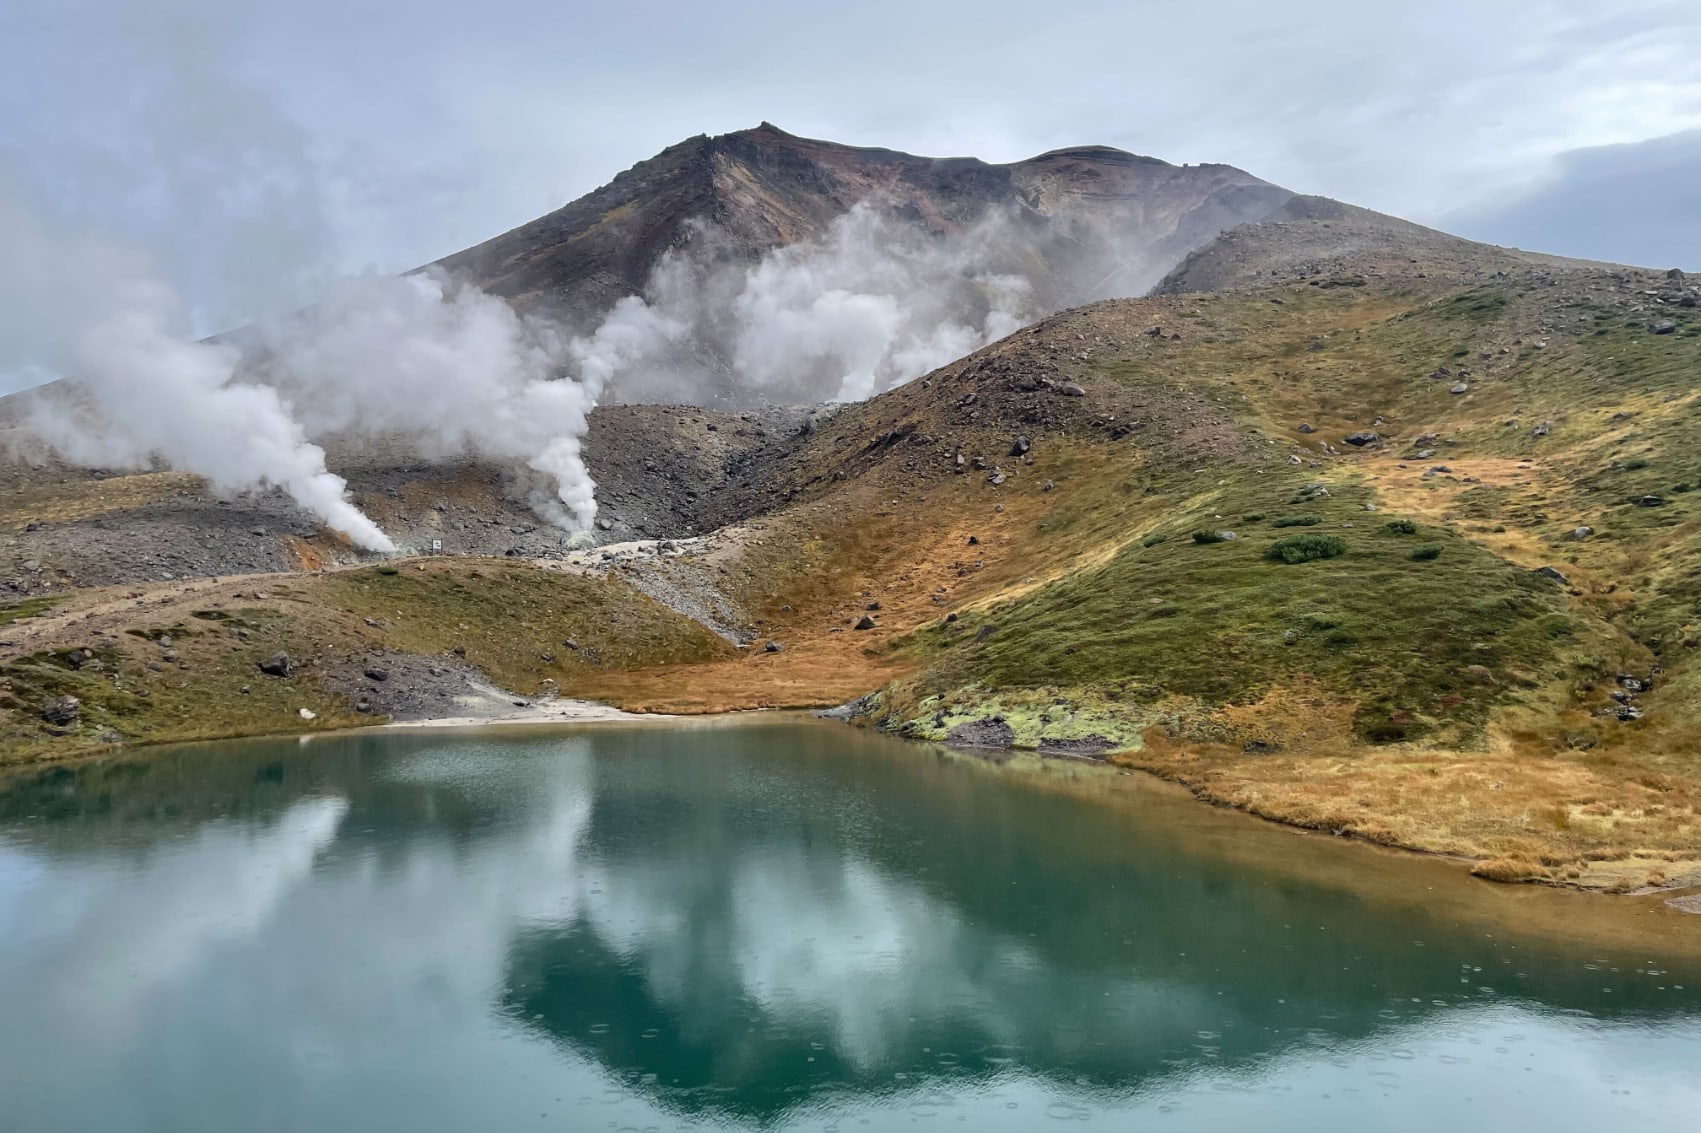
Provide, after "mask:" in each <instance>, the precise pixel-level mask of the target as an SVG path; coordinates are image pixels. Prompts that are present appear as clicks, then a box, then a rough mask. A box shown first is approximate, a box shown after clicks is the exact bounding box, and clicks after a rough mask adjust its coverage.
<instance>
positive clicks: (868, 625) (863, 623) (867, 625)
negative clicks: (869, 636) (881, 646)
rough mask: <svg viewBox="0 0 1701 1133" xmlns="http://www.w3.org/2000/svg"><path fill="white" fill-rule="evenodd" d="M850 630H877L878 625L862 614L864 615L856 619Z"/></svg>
mask: <svg viewBox="0 0 1701 1133" xmlns="http://www.w3.org/2000/svg"><path fill="white" fill-rule="evenodd" d="M851 628H852V629H879V628H880V623H879V622H877V621H875V620H874V619H873V618H871V617H869V616H868V615H867V614H864V615H862V617H860V618H858V619H856V625H854V626H852V627H851Z"/></svg>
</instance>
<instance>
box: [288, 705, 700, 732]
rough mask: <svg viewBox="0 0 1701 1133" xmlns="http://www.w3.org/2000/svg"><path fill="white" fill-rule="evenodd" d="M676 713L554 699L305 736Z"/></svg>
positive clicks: (616, 720) (596, 721) (617, 719)
mask: <svg viewBox="0 0 1701 1133" xmlns="http://www.w3.org/2000/svg"><path fill="white" fill-rule="evenodd" d="M681 719H685V717H682V716H676V715H672V714H669V713H663V712H627V711H626V710H625V709H622V708H615V707H614V706H613V705H609V704H602V703H600V702H598V701H595V700H570V699H552V700H544V701H536V702H533V703H529V704H526V705H524V706H520V705H515V706H514V707H513V708H512V710H510V711H505V712H494V711H493V712H485V713H478V714H471V715H464V716H435V717H427V718H425V719H420V720H392V721H390V722H389V723H387V724H374V725H372V726H370V727H366V728H346V729H339V730H338V731H337V732H303V733H301V734H302V735H304V736H325V735H338V734H345V735H346V734H350V733H356V732H401V731H417V730H425V729H436V728H481V727H488V726H493V725H494V726H502V725H509V724H514V725H522V726H527V727H530V726H534V725H538V724H613V723H632V722H634V721H641V720H681Z"/></svg>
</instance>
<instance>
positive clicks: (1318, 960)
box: [0, 722, 1701, 1133]
mask: <svg viewBox="0 0 1701 1133" xmlns="http://www.w3.org/2000/svg"><path fill="white" fill-rule="evenodd" d="M1520 924H1523V925H1530V926H1535V929H1537V930H1539V931H1531V932H1530V934H1529V935H1520V929H1519V927H1518V926H1519V925H1520ZM1698 1068H1701V918H1687V919H1686V918H1682V917H1679V916H1677V915H1676V914H1668V913H1666V912H1664V911H1663V910H1661V909H1659V908H1658V907H1657V906H1650V905H1646V904H1632V903H1629V902H1619V903H1615V902H1612V901H1608V900H1606V899H1603V898H1583V897H1576V896H1570V895H1562V894H1547V893H1536V892H1532V891H1528V890H1525V891H1522V892H1515V891H1513V890H1509V889H1505V888H1496V887H1489V886H1486V885H1484V884H1483V883H1478V882H1473V881H1469V880H1467V879H1463V878H1461V877H1460V876H1459V874H1458V871H1457V870H1456V869H1453V868H1451V867H1443V866H1440V865H1436V864H1434V863H1425V862H1414V861H1412V860H1410V859H1405V858H1394V857H1393V856H1391V855H1382V854H1379V853H1377V852H1375V851H1372V850H1369V849H1366V848H1363V847H1349V846H1342V845H1340V844H1338V843H1333V842H1331V840H1328V839H1320V838H1316V837H1300V836H1298V835H1295V834H1293V833H1291V832H1287V831H1279V830H1276V829H1275V828H1270V827H1264V826H1261V825H1259V824H1256V823H1253V822H1251V821H1250V820H1247V819H1243V818H1241V817H1240V816H1234V815H1223V814H1219V813H1217V812H1213V811H1211V810H1209V808H1205V807H1201V806H1199V805H1198V804H1196V803H1192V802H1190V801H1177V800H1175V799H1172V798H1171V797H1169V795H1168V794H1166V793H1163V792H1158V791H1154V790H1152V789H1151V788H1142V787H1140V786H1138V785H1137V781H1136V780H1131V779H1127V778H1122V777H1118V776H1116V775H1115V774H1114V773H1110V772H1105V771H1103V770H1101V769H1097V768H1090V769H1089V768H1079V769H1077V768H1073V767H1065V768H1054V769H1053V770H1052V771H1050V772H1048V773H1044V774H1041V773H1038V772H1033V771H1027V772H1024V771H1021V770H1019V769H997V768H992V767H989V766H987V765H985V764H982V763H980V762H978V761H974V760H967V759H963V758H961V757H955V756H947V755H945V754H943V753H940V752H937V751H935V750H934V749H930V748H926V747H921V746H912V745H904V744H899V743H896V742H892V741H887V740H883V739H880V738H877V737H872V736H868V735H865V734H861V733H858V732H854V731H852V730H849V729H845V728H841V727H838V726H835V725H823V724H817V723H814V722H785V723H775V722H764V723H759V724H751V725H720V726H706V727H705V726H694V727H679V728H672V727H661V726H649V727H642V728H606V729H600V730H585V731H580V732H576V733H568V734H563V733H552V734H543V733H537V732H530V733H525V734H523V735H516V734H506V735H501V736H493V735H482V736H477V737H473V738H469V737H468V735H465V734H462V735H454V734H436V735H421V734H410V735H382V736H379V735H365V736H350V737H346V738H333V739H321V740H318V741H315V742H312V743H307V744H297V743H294V742H290V743H271V744H241V745H226V746H223V747H202V748H196V749H179V750H177V751H170V752H160V753H155V754H140V753H138V754H137V755H135V756H132V757H127V758H126V759H125V760H123V761H121V762H112V763H106V764H101V765H89V766H83V767H69V768H54V769H50V770H47V771H45V772H42V771H35V772H27V773H19V774H15V775H13V776H10V777H7V778H0V1129H5V1130H18V1131H34V1130H100V1131H128V1130H149V1131H152V1130H162V1131H164V1130H169V1131H173V1133H179V1131H187V1130H218V1131H220V1133H224V1131H228V1130H239V1129H240V1130H315V1131H320V1130H345V1129H346V1130H361V1131H383V1130H398V1131H399V1130H406V1131H409V1133H415V1131H422V1130H505V1129H570V1130H601V1129H656V1130H668V1129H841V1130H887V1129H906V1130H909V1129H915V1128H927V1127H935V1128H944V1127H958V1128H969V1129H975V1130H1031V1129H1037V1128H1044V1127H1047V1126H1049V1125H1050V1124H1051V1123H1052V1122H1054V1121H1072V1122H1078V1123H1081V1124H1083V1125H1085V1126H1087V1127H1091V1128H1103V1129H1119V1130H1125V1129H1131V1128H1140V1129H1183V1130H1196V1129H1197V1130H1203V1129H1211V1130H1217V1129H1259V1130H1267V1129H1276V1130H1281V1129H1295V1130H1298V1129H1304V1130H1307V1131H1308V1133H1309V1131H1317V1130H1333V1129H1342V1130H1345V1129H1353V1130H1364V1129H1377V1130H1383V1129H1390V1130H1398V1129H1410V1130H1424V1131H1432V1130H1436V1129H1445V1130H1447V1131H1448V1133H1464V1131H1467V1130H1475V1129H1484V1130H1487V1129H1494V1130H1496V1131H1497V1133H1499V1131H1504V1130H1506V1129H1508V1128H1514V1129H1540V1130H1564V1129H1585V1128H1586V1129H1590V1130H1593V1131H1597V1133H1598V1131H1599V1130H1603V1129H1612V1130H1628V1129H1687V1128H1695V1127H1697V1126H1698V1125H1701V1070H1698Z"/></svg>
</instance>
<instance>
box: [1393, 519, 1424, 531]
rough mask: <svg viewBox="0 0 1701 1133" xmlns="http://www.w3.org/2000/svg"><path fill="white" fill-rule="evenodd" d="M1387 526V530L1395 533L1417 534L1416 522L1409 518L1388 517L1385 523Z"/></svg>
mask: <svg viewBox="0 0 1701 1133" xmlns="http://www.w3.org/2000/svg"><path fill="white" fill-rule="evenodd" d="M1387 527H1388V530H1389V531H1390V532H1392V533H1393V534H1395V535H1416V534H1417V524H1415V523H1413V522H1412V521H1411V520H1409V519H1390V520H1389V521H1388V523H1387Z"/></svg>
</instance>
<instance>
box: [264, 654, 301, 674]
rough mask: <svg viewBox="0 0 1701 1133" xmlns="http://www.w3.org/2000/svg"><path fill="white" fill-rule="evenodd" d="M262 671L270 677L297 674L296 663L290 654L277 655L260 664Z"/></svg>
mask: <svg viewBox="0 0 1701 1133" xmlns="http://www.w3.org/2000/svg"><path fill="white" fill-rule="evenodd" d="M259 666H260V671H261V672H262V673H265V674H266V675H267V676H268V677H287V676H289V675H290V674H291V673H293V672H295V661H294V660H293V659H292V658H291V657H290V655H289V654H288V653H276V654H273V655H272V656H270V657H268V658H266V659H265V660H264V661H261V662H259Z"/></svg>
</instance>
